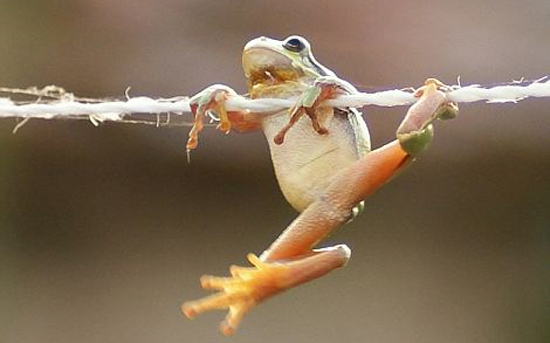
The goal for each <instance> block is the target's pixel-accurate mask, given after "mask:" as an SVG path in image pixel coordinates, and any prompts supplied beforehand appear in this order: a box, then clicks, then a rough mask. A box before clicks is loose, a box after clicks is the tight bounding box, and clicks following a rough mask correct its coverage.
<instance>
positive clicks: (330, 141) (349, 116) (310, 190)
mask: <svg viewBox="0 0 550 343" xmlns="http://www.w3.org/2000/svg"><path fill="white" fill-rule="evenodd" d="M318 116H319V119H320V122H321V124H322V125H323V126H324V127H326V128H327V130H328V134H326V135H320V134H318V133H317V132H315V130H314V129H313V127H312V124H311V120H310V119H309V117H307V116H303V117H302V118H301V119H300V120H299V121H298V122H297V123H296V124H295V125H294V126H293V127H292V128H291V129H290V130H289V131H288V132H287V134H286V136H285V140H284V142H283V144H281V145H277V144H275V143H274V142H273V138H274V137H275V135H277V133H279V131H280V130H281V129H282V128H283V127H284V126H285V125H286V124H287V123H288V120H289V115H288V111H284V112H282V113H280V114H276V115H272V116H269V117H268V118H266V119H265V120H264V122H263V130H264V134H265V136H266V138H267V140H268V142H269V147H270V150H271V158H272V160H273V165H274V167H275V174H276V176H277V180H278V181H279V185H280V187H281V190H282V192H283V194H284V196H285V197H286V199H287V201H288V202H289V203H290V204H291V205H292V206H293V207H294V208H295V209H296V210H298V211H303V210H304V209H305V208H306V207H308V206H309V204H311V203H312V202H313V201H315V200H316V199H317V198H318V197H319V196H321V195H322V194H323V192H324V190H325V189H326V187H327V186H328V185H329V184H330V182H331V181H332V179H333V178H334V176H335V175H336V174H337V173H338V172H339V171H340V170H342V169H344V168H347V167H348V166H349V165H351V164H352V163H354V162H355V161H357V160H358V159H359V158H360V157H361V156H362V155H364V154H365V153H367V152H368V151H369V150H370V138H369V133H368V129H367V126H366V125H365V122H364V121H363V118H362V117H361V113H359V112H358V111H356V110H351V109H349V110H341V109H335V110H334V114H333V110H332V109H331V108H325V109H318Z"/></svg>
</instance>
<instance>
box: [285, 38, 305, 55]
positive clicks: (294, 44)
mask: <svg viewBox="0 0 550 343" xmlns="http://www.w3.org/2000/svg"><path fill="white" fill-rule="evenodd" d="M283 46H284V47H285V49H287V50H290V51H293V52H300V51H302V50H304V48H305V47H306V45H305V44H304V42H302V40H301V39H298V38H291V39H289V40H287V41H286V42H285V43H284V44H283Z"/></svg>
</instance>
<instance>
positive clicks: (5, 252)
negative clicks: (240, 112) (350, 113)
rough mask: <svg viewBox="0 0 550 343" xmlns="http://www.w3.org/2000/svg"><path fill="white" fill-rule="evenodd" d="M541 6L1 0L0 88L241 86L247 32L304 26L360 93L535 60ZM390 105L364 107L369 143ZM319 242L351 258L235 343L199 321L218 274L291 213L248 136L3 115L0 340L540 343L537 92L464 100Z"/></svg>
mask: <svg viewBox="0 0 550 343" xmlns="http://www.w3.org/2000/svg"><path fill="white" fill-rule="evenodd" d="M548 32H550V2H549V1H547V0H532V1H529V0H526V1H512V0H490V1H473V0H465V1H447V0H445V1H405V0H401V1H385V2H384V1H296V0H294V1H286V0H279V1H236V0H234V1H227V0H226V1H192V0H188V1H185V0H141V1H131V0H117V1H111V0H65V1H61V0H58V1H51V0H34V1H32V0H28V1H2V2H0V85H2V86H9V87H28V86H44V85H48V84H56V85H59V86H63V87H65V88H67V89H68V90H70V91H73V92H75V93H76V94H77V95H80V96H88V97H108V96H118V97H122V96H123V92H124V90H125V89H126V87H128V86H131V87H132V89H131V94H132V95H135V96H137V95H150V96H162V97H168V96H176V95H191V94H194V93H196V92H197V91H199V90H200V89H202V88H204V87H205V86H207V85H210V84H213V83H226V84H228V85H231V86H233V87H234V88H235V89H236V90H237V91H239V92H243V93H244V92H245V83H244V78H243V75H242V71H241V67H240V58H241V51H242V47H243V46H244V44H245V43H246V42H247V41H248V40H249V39H251V38H254V37H257V36H260V35H266V36H271V37H276V38H284V37H286V36H287V35H289V34H301V35H303V36H306V37H307V38H308V39H309V40H310V41H311V43H312V45H313V49H314V52H315V54H316V56H317V58H318V60H319V61H321V62H322V63H323V64H325V65H327V66H329V67H330V68H331V69H333V70H335V71H336V72H337V73H338V74H339V75H340V76H342V77H343V78H345V79H347V80H349V81H350V82H352V83H354V84H355V85H357V86H358V87H359V88H360V89H362V90H366V91H374V90H378V89H384V88H393V87H406V86H415V85H419V84H420V83H422V82H423V80H424V79H425V78H426V77H429V76H436V77H438V78H440V79H441V80H443V81H445V82H447V83H455V81H456V78H457V77H458V76H460V77H461V81H462V83H463V84H471V83H480V84H488V83H494V82H506V81H511V80H514V79H519V78H521V77H526V78H527V79H535V78H538V77H541V76H544V75H547V74H548V73H549V72H550V44H548ZM405 110H406V109H405V108H395V109H383V108H367V109H365V111H366V112H367V113H366V114H365V118H366V120H367V121H368V123H369V126H370V128H371V133H372V136H373V140H374V144H375V145H380V144H383V143H384V142H387V141H389V140H391V139H392V137H393V132H394V130H395V128H396V127H397V125H398V123H399V122H400V120H401V119H402V117H403V115H404V113H405ZM461 110H462V111H461V115H460V117H459V118H458V119H456V120H454V121H452V122H445V123H440V124H439V125H437V128H436V130H437V131H436V137H435V140H434V142H433V144H432V146H431V148H430V150H429V151H428V152H427V153H426V154H425V155H424V156H423V157H422V158H421V159H420V160H419V161H418V162H417V163H416V164H415V165H414V166H413V167H412V168H410V170H408V171H407V172H406V173H404V174H403V175H401V176H400V177H399V178H398V179H396V180H395V181H393V182H392V183H391V184H389V185H388V186H386V187H385V188H384V189H383V190H381V191H379V192H378V193H377V194H376V195H375V196H373V197H372V198H371V199H369V201H368V202H367V208H366V211H365V213H364V214H363V215H362V216H361V217H360V218H359V219H358V220H356V221H354V222H353V223H352V224H350V225H348V226H347V227H346V228H345V229H344V230H341V231H340V232H339V233H338V234H337V235H334V236H332V237H331V238H330V239H329V240H328V241H327V242H325V244H327V245H328V244H334V243H339V242H345V243H347V244H349V245H350V246H351V247H352V249H353V256H352V260H351V262H350V264H349V265H348V267H347V268H345V269H342V270H338V271H336V272H334V273H332V274H330V275H329V276H327V277H324V278H322V279H320V280H317V281H315V282H313V283H310V284H308V285H304V286H302V287H300V288H297V289H294V290H292V291H290V292H288V293H286V294H284V295H282V296H278V297H276V298H274V299H272V300H270V301H268V302H266V303H265V304H263V305H262V306H260V307H258V308H257V309H256V310H254V311H253V312H252V313H251V314H249V315H248V317H247V318H246V319H245V321H244V323H243V325H242V327H241V330H240V331H239V332H238V333H237V336H235V337H234V338H230V339H226V338H223V337H222V336H221V335H220V334H219V333H218V332H217V325H218V322H219V321H220V320H221V318H222V317H223V314H222V313H219V312H218V313H211V314H207V315H204V316H202V317H200V318H198V319H196V320H194V321H189V320H186V319H184V318H183V317H182V316H181V315H180V313H179V306H180V303H181V302H183V301H184V300H189V299H193V298H197V297H201V296H203V295H205V294H206V293H205V292H203V291H202V290H201V289H200V288H199V284H198V278H199V277H200V275H201V274H203V273H211V274H218V275H219V274H222V275H223V274H225V273H226V272H227V267H228V265H229V264H232V263H237V264H243V263H244V262H245V261H244V256H245V254H246V253H247V252H256V253H259V252H261V251H262V249H263V248H265V247H266V246H267V245H268V244H269V243H270V242H271V241H272V240H273V239H274V238H275V237H276V236H277V234H278V233H279V232H280V231H281V230H282V229H283V228H284V227H285V226H286V225H287V224H288V223H289V222H290V221H291V220H292V219H293V218H294V217H295V215H296V214H295V213H294V211H293V210H292V209H291V207H290V206H289V205H288V204H287V203H286V202H285V201H284V199H283V197H282V195H281V194H280V191H279V189H278V187H277V183H276V180H275V178H274V175H273V171H272V167H271V165H270V160H269V156H268V150H267V144H266V142H265V141H264V138H263V136H262V135H261V133H255V134H248V135H238V134H230V135H229V136H224V135H221V134H219V133H218V132H215V131H214V130H206V132H204V134H203V136H202V140H201V145H200V147H199V149H197V150H196V152H195V153H194V154H193V156H192V163H191V164H187V162H186V158H185V154H184V144H185V140H186V135H187V129H185V128H155V127H151V126H137V125H122V124H104V125H101V126H100V127H99V128H95V127H93V126H92V125H91V124H90V123H89V122H86V121H81V122H63V121H39V120H35V121H30V122H29V123H28V124H27V125H26V126H24V127H23V128H22V129H21V130H20V131H19V132H18V133H17V134H16V135H13V134H12V133H11V131H12V129H13V127H14V125H15V121H12V120H2V121H1V122H0V304H1V306H0V307H1V309H0V341H1V342H9V343H26V342H29V343H30V342H33V343H35V342H55V343H64V342H79V343H85V342H101V343H108V342H134V343H141V342H226V341H233V342H317V343H319V342H335V341H337V340H338V341H346V342H363V341H366V342H407V343H409V342H445V343H448V342H449V343H450V342H468V343H478V342H479V343H481V342H498V343H508V342H510V343H511V342H533V343H535V342H549V341H550V315H549V312H550V310H549V305H550V301H549V300H550V297H549V288H550V287H549V285H550V277H549V268H548V262H549V261H550V256H549V255H550V254H549V252H550V250H549V248H550V244H549V231H550V177H549V176H550V149H549V147H550V134H549V132H550V100H549V99H531V100H526V101H523V102H520V103H518V104H492V105H487V104H481V103H477V104H470V105H465V106H462V108H461Z"/></svg>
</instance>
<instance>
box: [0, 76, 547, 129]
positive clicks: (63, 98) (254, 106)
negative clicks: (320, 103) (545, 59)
mask: <svg viewBox="0 0 550 343" xmlns="http://www.w3.org/2000/svg"><path fill="white" fill-rule="evenodd" d="M49 87H51V86H49ZM54 89H55V90H56V91H57V90H61V91H63V90H62V89H61V88H56V87H54ZM1 92H4V93H23V94H27V95H34V96H36V97H38V101H37V102H36V103H25V104H22V103H18V102H15V101H13V100H11V99H9V98H0V118H14V117H15V118H21V119H26V118H43V119H53V118H78V117H82V116H84V117H89V118H90V119H91V120H92V121H94V120H95V121H124V120H123V117H124V115H125V114H131V113H135V114H138V113H148V114H162V113H174V114H182V113H184V112H190V107H189V98H187V97H178V98H172V99H153V98H150V97H135V98H128V99H127V100H125V101H101V100H94V99H82V100H79V99H75V98H74V96H72V94H71V93H62V94H56V95H58V97H54V99H53V100H51V99H50V100H43V97H42V96H43V94H42V93H40V92H41V90H36V89H34V91H25V90H14V89H13V90H12V89H9V88H1V89H0V93H1ZM63 92H64V91H63ZM67 95H68V96H67ZM46 96H50V97H52V96H51V95H46ZM528 97H550V80H548V79H547V78H546V77H545V78H542V79H539V80H536V81H534V82H523V81H517V82H513V83H511V84H506V85H498V86H495V87H482V86H480V85H469V86H465V87H462V86H451V87H450V88H449V90H448V91H447V98H448V99H449V100H450V101H453V102H457V103H466V102H477V101H485V102H489V103H495V102H498V103H502V102H517V101H519V100H523V99H525V98H528ZM416 100H417V99H416V98H415V97H414V96H413V91H412V90H410V89H409V90H397V89H395V90H386V91H381V92H376V93H359V94H354V95H345V96H340V97H338V98H336V99H333V100H327V101H326V105H329V106H335V107H362V106H366V105H375V106H386V107H390V106H401V105H410V104H412V103H414V102H415V101H416ZM295 101H296V99H295V98H289V99H271V98H270V99H255V100H251V99H245V98H241V97H238V98H231V99H229V100H228V101H227V102H226V108H227V110H229V111H236V110H245V109H248V110H251V111H254V112H273V111H275V110H279V109H284V108H290V107H292V106H293V105H294V104H295Z"/></svg>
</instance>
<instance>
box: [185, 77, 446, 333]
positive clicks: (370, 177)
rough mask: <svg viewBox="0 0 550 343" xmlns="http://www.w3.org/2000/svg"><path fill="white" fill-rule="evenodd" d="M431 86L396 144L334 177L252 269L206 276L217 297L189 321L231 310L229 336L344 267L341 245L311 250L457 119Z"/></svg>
mask: <svg viewBox="0 0 550 343" xmlns="http://www.w3.org/2000/svg"><path fill="white" fill-rule="evenodd" d="M438 87H439V86H438V85H437V84H436V83H434V82H431V81H430V82H427V84H426V85H425V86H424V87H422V88H421V89H420V90H419V91H418V92H417V95H418V96H419V97H420V100H419V101H418V102H417V103H416V104H415V105H413V106H412V107H411V108H410V109H409V112H408V113H407V116H406V117H405V120H404V122H403V124H402V125H401V126H400V128H399V130H398V133H397V136H398V140H395V141H393V142H391V143H389V144H387V145H385V146H383V147H381V148H379V149H376V150H374V151H372V152H370V153H368V154H366V155H365V156H363V157H362V158H361V159H359V160H358V161H357V162H355V163H354V164H352V165H351V166H350V167H348V168H346V169H344V170H342V171H341V172H340V173H338V174H337V175H336V177H335V178H334V180H333V181H332V182H331V184H330V185H329V186H328V188H327V189H326V191H325V192H324V194H323V195H322V196H320V197H319V198H318V199H317V200H316V201H314V202H313V203H312V204H310V205H309V206H308V207H307V208H306V209H305V210H304V211H303V212H302V213H301V214H300V215H299V216H298V217H297V218H296V219H295V220H294V221H293V222H292V223H291V224H290V225H289V226H288V228H287V229H286V230H285V231H284V232H283V233H282V234H281V235H280V236H279V238H277V240H275V242H273V244H272V245H271V246H270V247H269V248H268V249H267V250H266V251H264V253H262V255H261V256H260V258H257V257H256V256H254V255H249V257H248V259H249V261H250V262H251V263H252V265H253V267H251V268H242V267H231V269H230V272H231V275H232V277H229V278H217V277H211V276H205V277H203V278H202V279H201V283H202V286H203V287H204V288H206V289H215V290H220V292H219V293H217V294H214V295H212V296H210V297H206V298H203V299H200V300H197V301H191V302H187V303H185V304H183V306H182V311H183V313H184V314H185V315H186V316H187V317H190V318H191V317H194V316H196V315H197V314H199V313H201V312H204V311H208V310H213V309H224V308H227V309H229V313H228V315H227V317H226V319H225V321H224V322H222V325H221V329H222V332H223V333H225V334H231V333H233V332H234V331H235V329H236V328H237V325H238V324H239V322H240V321H241V319H242V317H243V316H244V314H245V313H246V312H247V311H249V310H250V309H251V308H252V307H254V306H255V305H256V304H258V303H260V302H261V301H263V300H265V299H267V298H269V297H270V296H273V295H275V294H277V293H280V292H282V291H284V290H287V289H289V288H292V287H294V286H296V285H299V284H302V283H304V282H307V281H310V280H313V279H315V278H318V277H320V276H322V275H324V274H327V273H328V272H330V271H332V270H334V269H336V268H338V267H341V266H343V265H345V263H346V262H347V261H348V259H349V257H350V250H349V248H347V247H346V246H345V245H337V246H335V247H332V248H325V249H319V250H315V249H313V248H314V247H315V246H316V245H317V244H318V243H319V242H320V241H322V240H323V239H324V238H325V237H326V236H327V235H328V234H329V233H331V232H332V231H334V230H335V229H337V228H338V227H340V226H342V225H343V224H345V223H346V222H347V221H348V219H349V218H350V216H351V214H352V209H353V207H354V206H355V205H356V204H357V203H359V202H360V201H362V200H363V199H365V198H366V197H368V196H369V195H371V194H372V193H373V192H374V191H376V190H377V189H378V188H380V187H381V186H382V185H383V184H384V183H386V182H387V181H388V180H389V179H390V178H391V177H392V176H394V175H395V174H396V173H397V172H399V171H400V170H401V169H402V168H403V166H405V165H406V164H407V162H408V161H410V160H412V158H414V157H415V156H417V155H418V153H419V152H420V151H421V150H422V149H423V148H425V146H426V145H427V143H428V142H429V139H430V138H431V130H432V128H431V123H432V122H433V120H435V119H437V118H438V117H450V116H452V115H454V114H456V107H455V106H454V105H453V104H451V103H449V102H447V101H446V97H445V94H444V93H443V92H441V91H440V90H439V89H438Z"/></svg>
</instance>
